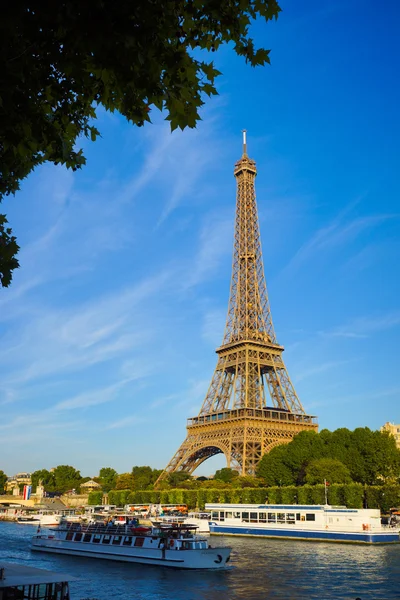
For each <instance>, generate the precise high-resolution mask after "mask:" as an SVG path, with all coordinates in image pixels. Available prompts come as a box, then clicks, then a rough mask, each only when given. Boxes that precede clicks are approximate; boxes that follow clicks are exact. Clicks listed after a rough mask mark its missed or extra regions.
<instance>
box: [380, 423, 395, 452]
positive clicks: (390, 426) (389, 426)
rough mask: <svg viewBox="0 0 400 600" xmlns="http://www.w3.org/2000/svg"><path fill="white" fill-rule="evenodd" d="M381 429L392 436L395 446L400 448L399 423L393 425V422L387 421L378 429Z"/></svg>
mask: <svg viewBox="0 0 400 600" xmlns="http://www.w3.org/2000/svg"><path fill="white" fill-rule="evenodd" d="M380 430H381V431H388V432H389V433H391V434H392V435H393V436H394V439H395V440H396V446H397V448H399V449H400V425H395V424H394V423H390V422H389V421H388V422H387V423H385V424H384V425H383V427H381V429H380Z"/></svg>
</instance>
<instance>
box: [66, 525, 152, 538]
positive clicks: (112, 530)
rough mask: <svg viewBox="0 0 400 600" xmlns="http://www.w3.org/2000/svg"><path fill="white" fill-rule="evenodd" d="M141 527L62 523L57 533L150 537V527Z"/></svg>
mask: <svg viewBox="0 0 400 600" xmlns="http://www.w3.org/2000/svg"><path fill="white" fill-rule="evenodd" d="M138 529H141V527H140V525H139V526H138V525H129V524H125V525H109V524H107V525H105V524H104V523H68V522H67V523H62V524H61V525H60V526H59V527H57V531H68V532H71V533H97V534H105V535H138V534H139V533H140V535H149V534H151V528H150V527H142V529H143V531H140V532H139V531H138Z"/></svg>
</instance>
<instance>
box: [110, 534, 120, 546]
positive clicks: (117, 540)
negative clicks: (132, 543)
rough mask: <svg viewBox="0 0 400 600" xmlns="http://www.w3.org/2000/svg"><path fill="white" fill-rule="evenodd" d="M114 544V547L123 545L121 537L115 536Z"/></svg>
mask: <svg viewBox="0 0 400 600" xmlns="http://www.w3.org/2000/svg"><path fill="white" fill-rule="evenodd" d="M112 543H113V545H114V546H119V545H120V543H121V536H120V535H114V537H113V541H112Z"/></svg>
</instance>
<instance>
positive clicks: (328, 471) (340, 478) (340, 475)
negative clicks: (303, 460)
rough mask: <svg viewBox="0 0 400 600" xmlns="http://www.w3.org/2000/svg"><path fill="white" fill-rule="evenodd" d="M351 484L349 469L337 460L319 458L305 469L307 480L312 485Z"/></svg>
mask: <svg viewBox="0 0 400 600" xmlns="http://www.w3.org/2000/svg"><path fill="white" fill-rule="evenodd" d="M324 479H325V480H326V481H328V482H329V483H350V482H351V476H350V471H349V469H348V468H347V467H346V466H345V465H344V464H343V463H342V462H340V460H337V458H317V459H315V460H312V461H311V462H310V463H309V464H308V465H307V467H306V469H305V480H306V482H307V483H309V484H310V485H315V484H317V483H321V481H324Z"/></svg>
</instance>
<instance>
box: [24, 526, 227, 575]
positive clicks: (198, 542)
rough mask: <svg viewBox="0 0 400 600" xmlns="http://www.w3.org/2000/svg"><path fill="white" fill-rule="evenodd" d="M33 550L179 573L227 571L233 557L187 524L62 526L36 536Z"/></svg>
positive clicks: (225, 549)
mask: <svg viewBox="0 0 400 600" xmlns="http://www.w3.org/2000/svg"><path fill="white" fill-rule="evenodd" d="M31 550H35V551H40V552H54V553H56V554H69V555H74V556H86V557H92V558H102V559H106V560H118V561H123V562H131V563H141V564H149V565H160V566H164V567H175V568H177V569H225V568H227V565H228V562H229V559H230V554H231V548H226V547H217V548H211V546H209V544H208V541H207V539H206V538H204V537H202V536H200V535H198V534H196V527H194V526H191V525H184V524H182V525H180V524H171V525H159V526H153V527H144V526H134V527H132V526H130V525H125V526H121V525H118V526H115V525H114V526H110V525H104V524H94V525H90V524H89V525H77V524H75V523H67V524H65V525H63V524H61V525H60V526H59V527H57V528H55V529H51V531H50V533H49V534H41V533H38V534H37V535H36V536H34V537H33V539H32V543H31Z"/></svg>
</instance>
